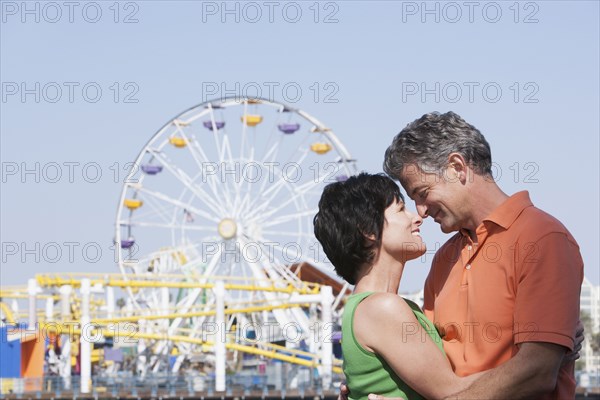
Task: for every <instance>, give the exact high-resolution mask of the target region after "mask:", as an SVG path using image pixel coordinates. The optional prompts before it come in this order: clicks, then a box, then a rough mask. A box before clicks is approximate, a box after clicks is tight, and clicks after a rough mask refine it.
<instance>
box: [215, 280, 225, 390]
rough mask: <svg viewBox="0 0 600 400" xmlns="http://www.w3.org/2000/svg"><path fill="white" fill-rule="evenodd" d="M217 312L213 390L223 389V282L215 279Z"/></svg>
mask: <svg viewBox="0 0 600 400" xmlns="http://www.w3.org/2000/svg"><path fill="white" fill-rule="evenodd" d="M214 292H215V299H216V306H217V313H216V316H215V322H216V323H217V330H218V334H219V336H218V337H217V338H216V340H215V359H216V360H215V374H216V376H215V391H217V392H224V391H225V357H226V348H225V340H226V337H225V284H224V283H223V281H217V283H216V284H215V288H214Z"/></svg>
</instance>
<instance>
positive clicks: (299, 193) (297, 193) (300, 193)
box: [253, 188, 309, 221]
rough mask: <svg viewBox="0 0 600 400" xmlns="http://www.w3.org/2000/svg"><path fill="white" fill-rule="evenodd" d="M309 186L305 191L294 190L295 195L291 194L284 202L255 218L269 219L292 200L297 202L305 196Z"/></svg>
mask: <svg viewBox="0 0 600 400" xmlns="http://www.w3.org/2000/svg"><path fill="white" fill-rule="evenodd" d="M308 189H309V188H306V189H305V190H303V191H294V193H293V195H292V196H290V197H289V198H288V199H287V200H286V201H284V202H283V203H281V204H280V205H278V206H277V207H275V208H272V209H270V210H269V211H267V212H265V213H264V214H262V215H260V216H258V217H255V218H253V220H257V219H260V220H262V221H265V220H267V219H268V218H270V217H271V216H272V215H273V214H276V213H278V212H279V211H281V210H283V209H284V208H285V207H287V206H288V205H289V204H290V203H291V202H295V201H297V200H298V199H299V198H301V197H302V196H304V194H305V193H306V192H307V191H308Z"/></svg>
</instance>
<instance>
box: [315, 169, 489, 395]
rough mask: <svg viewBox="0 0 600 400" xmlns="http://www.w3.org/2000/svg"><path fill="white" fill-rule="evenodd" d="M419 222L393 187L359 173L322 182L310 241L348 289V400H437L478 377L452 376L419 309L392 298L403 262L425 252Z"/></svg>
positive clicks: (345, 328)
mask: <svg viewBox="0 0 600 400" xmlns="http://www.w3.org/2000/svg"><path fill="white" fill-rule="evenodd" d="M422 222H423V221H422V220H421V218H420V217H419V216H418V215H415V214H412V213H410V212H409V211H407V210H406V209H405V207H404V198H403V197H402V194H401V193H400V189H399V188H398V186H397V185H396V184H395V183H394V181H392V180H391V179H390V178H388V177H386V176H384V175H370V174H366V173H362V174H360V175H358V176H353V177H350V178H349V179H348V180H346V181H345V182H337V183H333V184H330V185H328V186H327V187H326V188H325V190H324V191H323V194H322V196H321V200H320V201H319V212H318V213H317V215H316V216H315V219H314V225H315V236H316V237H317V239H318V240H319V242H321V244H322V246H323V249H324V250H325V254H327V257H328V258H329V260H330V261H331V262H332V263H333V265H334V267H335V270H336V272H337V273H338V274H339V275H340V276H341V277H343V278H344V279H345V280H347V281H348V282H349V283H351V284H353V285H355V287H354V293H353V294H352V295H351V296H350V297H349V298H348V300H347V302H346V306H345V309H344V315H343V318H342V352H343V354H344V374H345V375H346V380H347V382H346V384H347V386H348V388H349V389H350V395H349V398H350V399H352V400H354V399H361V400H362V399H366V398H367V396H368V394H369V393H377V394H380V395H383V396H385V397H400V398H405V399H409V400H413V399H422V398H423V397H425V398H430V399H441V398H444V397H447V396H449V395H451V394H453V393H457V392H460V391H461V390H463V389H466V387H467V386H468V385H469V384H470V383H471V382H473V381H474V380H475V379H476V378H477V377H479V376H480V375H481V374H477V375H471V376H469V377H464V378H460V377H457V376H456V375H455V374H454V373H453V372H452V368H451V366H450V363H449V361H448V360H447V359H446V356H445V354H444V350H443V348H442V343H441V339H440V336H439V335H438V333H437V331H436V330H435V327H434V326H433V324H432V323H431V322H430V321H429V320H428V319H427V318H426V317H425V315H424V314H423V312H422V311H421V310H420V308H419V307H418V306H417V305H416V304H415V303H412V302H410V301H408V300H405V299H403V298H402V297H400V296H398V295H397V293H398V288H399V286H400V279H401V278H402V272H403V270H404V265H405V264H406V262H407V261H409V260H412V259H415V258H417V257H419V256H421V255H422V254H423V253H424V252H425V250H426V248H425V243H423V240H422V239H421V235H420V232H419V226H420V225H421V223H422Z"/></svg>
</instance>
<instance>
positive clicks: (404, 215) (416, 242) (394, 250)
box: [381, 201, 427, 261]
mask: <svg viewBox="0 0 600 400" xmlns="http://www.w3.org/2000/svg"><path fill="white" fill-rule="evenodd" d="M384 217H385V221H384V224H383V233H382V238H381V251H384V252H386V253H388V254H390V255H391V256H392V257H394V258H395V259H397V260H400V261H408V260H412V259H415V258H417V257H419V256H421V255H422V254H423V253H425V251H426V250H427V248H426V247H425V242H423V239H421V234H420V231H419V226H420V225H421V224H422V223H423V219H422V218H421V217H420V216H419V215H418V214H416V213H414V214H413V213H411V212H409V211H408V210H407V209H406V208H405V206H404V203H403V202H402V201H398V202H393V203H392V204H390V206H389V207H388V208H386V210H385V213H384Z"/></svg>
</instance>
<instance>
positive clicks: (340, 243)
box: [313, 173, 404, 285]
mask: <svg viewBox="0 0 600 400" xmlns="http://www.w3.org/2000/svg"><path fill="white" fill-rule="evenodd" d="M395 201H396V202H397V201H402V202H404V197H402V194H401V193H400V188H399V187H398V185H397V184H396V183H395V182H394V181H393V180H392V179H390V178H389V177H387V176H386V175H383V174H377V175H372V174H368V173H361V174H359V175H356V176H351V177H350V178H348V179H347V180H346V181H344V182H335V183H331V184H329V185H327V186H326V187H325V189H324V190H323V194H322V195H321V200H319V212H318V213H317V215H315V218H314V220H313V222H314V226H315V236H316V238H317V240H318V241H319V242H320V243H321V245H322V246H323V250H324V251H325V254H326V255H327V257H328V258H329V260H330V261H331V263H332V264H333V266H334V267H335V271H336V272H337V274H338V275H339V276H341V277H342V278H344V279H345V280H346V281H348V282H349V283H350V284H352V285H354V284H355V283H356V277H357V273H358V271H359V270H360V269H361V267H363V266H368V265H369V264H370V263H371V262H372V261H373V259H374V257H375V254H376V250H377V249H378V248H379V247H380V245H381V235H382V233H383V224H384V212H385V210H386V208H388V207H389V206H390V204H392V203H394V202H395ZM371 235H372V236H373V237H374V238H375V240H371V239H369V238H368V237H367V236H371Z"/></svg>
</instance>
